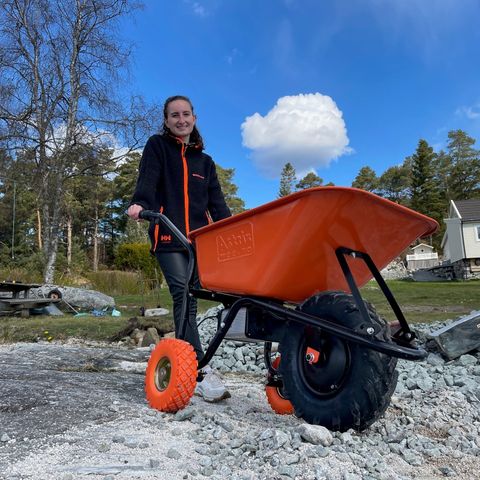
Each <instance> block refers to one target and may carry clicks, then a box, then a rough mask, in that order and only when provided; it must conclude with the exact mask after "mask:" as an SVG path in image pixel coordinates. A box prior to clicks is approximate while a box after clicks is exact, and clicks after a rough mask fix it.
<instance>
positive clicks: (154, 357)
mask: <svg viewBox="0 0 480 480" xmlns="http://www.w3.org/2000/svg"><path fill="white" fill-rule="evenodd" d="M196 384H197V356H196V354H195V351H194V350H193V347H192V346H191V345H190V344H189V343H188V342H185V341H184V340H179V339H176V338H166V339H164V340H161V341H160V342H159V343H158V345H157V346H156V347H155V350H153V352H152V354H151V356H150V359H149V360H148V365H147V370H146V373H145V392H146V394H147V400H148V403H149V404H150V406H151V407H153V408H156V409H157V410H161V411H162V412H176V411H178V410H181V409H182V408H185V407H186V406H187V405H188V403H189V402H190V399H191V398H192V396H193V393H194V391H195V386H196Z"/></svg>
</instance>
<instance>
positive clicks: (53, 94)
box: [0, 0, 159, 283]
mask: <svg viewBox="0 0 480 480" xmlns="http://www.w3.org/2000/svg"><path fill="white" fill-rule="evenodd" d="M136 8H138V5H137V4H135V3H133V1H130V0H3V1H2V3H1V4H0V142H2V146H5V147H6V148H7V149H8V151H9V152H10V153H11V154H12V156H13V158H15V156H16V154H18V152H19V151H22V150H26V149H28V150H30V151H33V152H34V164H35V174H34V176H33V178H32V186H33V187H34V188H35V190H36V192H37V198H38V205H39V208H40V212H41V223H42V248H43V253H44V258H45V269H44V281H45V282H47V283H51V282H52V281H53V277H54V272H55V261H56V256H57V249H58V238H59V233H60V229H61V226H62V215H63V211H62V208H63V205H64V203H65V202H64V201H63V198H64V195H65V182H66V180H67V179H68V178H70V177H72V176H76V175H83V174H86V173H88V172H89V170H90V169H91V168H93V166H94V165H93V164H92V165H89V164H88V163H85V162H84V159H81V153H80V152H81V150H82V149H83V148H85V146H89V148H101V149H104V148H108V147H110V148H114V147H115V146H116V145H117V144H118V143H120V144H121V145H126V146H127V148H130V149H134V148H137V147H138V146H139V145H141V144H142V143H143V142H144V140H145V134H146V132H147V131H150V132H151V130H152V126H151V125H149V124H148V121H147V119H155V118H157V119H158V118H159V117H158V116H156V115H154V114H153V113H152V111H149V110H150V109H149V108H147V107H146V106H145V105H144V104H143V102H142V100H141V99H140V98H139V97H134V96H131V97H130V98H131V99H130V100H129V102H128V105H126V104H125V101H120V100H119V98H120V95H119V94H118V93H117V92H119V91H120V90H119V89H117V88H115V87H116V86H119V85H120V84H121V80H124V79H125V78H126V77H125V75H126V74H127V73H128V69H127V67H128V60H129V55H130V51H129V46H128V45H126V44H125V43H124V42H123V40H122V39H121V38H120V37H119V36H118V34H117V33H116V32H117V31H118V28H117V27H118V25H119V22H120V20H121V19H122V18H124V17H125V16H127V15H129V14H131V13H132V12H133V11H134V10H135V9H136ZM93 158H95V157H93ZM114 162H115V158H114V157H112V158H110V159H108V161H107V162H105V164H104V165H103V166H104V168H105V169H106V170H107V169H109V168H113V164H114ZM98 166H99V165H98V164H95V167H98Z"/></svg>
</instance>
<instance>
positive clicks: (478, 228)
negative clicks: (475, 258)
mask: <svg viewBox="0 0 480 480" xmlns="http://www.w3.org/2000/svg"><path fill="white" fill-rule="evenodd" d="M475 232H476V234H477V235H476V237H475V238H476V240H477V242H480V225H477V226H476V227H475Z"/></svg>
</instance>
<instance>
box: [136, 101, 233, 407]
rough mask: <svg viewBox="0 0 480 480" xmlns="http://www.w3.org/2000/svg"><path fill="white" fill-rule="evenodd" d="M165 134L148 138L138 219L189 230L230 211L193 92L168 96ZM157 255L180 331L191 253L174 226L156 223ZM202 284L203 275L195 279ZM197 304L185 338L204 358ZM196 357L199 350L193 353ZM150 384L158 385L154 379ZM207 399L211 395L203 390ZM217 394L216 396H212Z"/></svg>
mask: <svg viewBox="0 0 480 480" xmlns="http://www.w3.org/2000/svg"><path fill="white" fill-rule="evenodd" d="M163 116H164V118H163V128H162V134H161V135H153V136H152V137H150V139H149V140H148V142H147V144H146V145H145V149H144V151H143V155H142V160H141V162H140V171H139V176H138V181H137V186H136V189H135V193H134V194H133V198H132V202H131V205H130V207H129V208H128V215H129V216H130V217H131V218H132V219H134V220H137V221H138V220H139V214H140V213H141V212H142V210H153V211H155V212H160V213H163V214H164V215H165V216H166V217H168V219H169V220H171V221H172V222H173V224H174V225H175V226H176V227H177V228H178V229H179V230H180V231H181V232H182V233H183V234H184V235H185V236H188V234H189V233H190V231H192V230H195V229H197V228H200V227H203V226H205V225H207V224H209V223H211V222H212V221H217V220H221V219H223V218H226V217H229V216H230V210H229V208H228V207H227V204H226V203H225V198H224V196H223V192H222V189H221V187H220V183H219V181H218V177H217V172H216V166H215V163H214V162H213V160H212V158H211V157H210V156H209V155H207V154H205V153H204V152H203V139H202V137H201V135H200V132H199V131H198V129H197V127H196V120H197V117H196V115H195V114H194V110H193V105H192V102H191V101H190V99H189V98H188V97H185V96H182V95H176V96H173V97H170V98H168V99H167V100H166V101H165V104H164V107H163ZM149 235H150V240H151V243H152V248H151V251H152V253H154V254H155V256H156V258H157V260H158V263H159V264H160V267H161V269H162V272H163V274H164V277H165V280H166V282H167V284H168V288H169V290H170V294H171V296H172V298H173V315H174V320H175V334H176V336H177V337H179V336H180V333H181V332H180V331H179V329H180V325H181V324H182V323H183V318H182V303H183V297H184V292H185V284H186V280H187V267H188V255H187V252H186V251H185V249H184V247H183V245H182V244H181V243H180V242H179V241H178V240H176V238H175V236H174V235H173V233H172V231H171V230H170V229H168V228H166V227H164V226H163V225H162V226H160V225H158V224H156V225H155V224H153V223H152V224H151V225H150V229H149ZM195 281H196V282H197V283H198V280H195ZM196 313H197V303H196V300H195V299H192V300H191V301H190V302H189V311H188V313H187V315H188V322H186V330H185V332H184V335H183V336H182V340H186V341H187V342H188V343H190V344H191V345H192V346H193V348H194V350H195V354H196V359H197V360H198V361H200V360H201V359H202V358H203V356H204V352H203V349H202V345H201V342H200V337H199V334H198V328H197V323H196ZM193 356H194V357H195V355H193ZM213 375H214V374H212V373H208V374H206V375H205V378H204V380H203V381H202V382H200V383H199V385H202V388H201V389H200V390H202V391H204V390H208V388H207V385H209V382H210V380H209V378H212V379H213V380H214V382H213V383H212V385H213V384H215V385H217V386H218V382H217V381H216V380H217V379H216V377H215V378H214V376H213ZM150 385H153V384H152V383H150ZM227 394H228V392H227V391H226V390H225V388H224V387H223V386H221V388H215V395H213V396H214V398H215V399H216V400H219V399H222V398H226V395H227ZM203 396H204V398H206V397H207V395H203ZM208 397H209V398H212V395H210V394H209V395H208Z"/></svg>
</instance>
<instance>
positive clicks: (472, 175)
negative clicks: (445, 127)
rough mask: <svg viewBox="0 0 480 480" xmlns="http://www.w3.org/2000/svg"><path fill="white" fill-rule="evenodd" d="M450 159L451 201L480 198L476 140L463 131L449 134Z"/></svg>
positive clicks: (479, 159)
mask: <svg viewBox="0 0 480 480" xmlns="http://www.w3.org/2000/svg"><path fill="white" fill-rule="evenodd" d="M448 139H449V143H448V145H447V151H448V156H449V158H450V162H451V166H450V172H449V173H450V175H449V184H450V185H449V187H450V188H449V189H450V195H451V198H449V200H450V199H454V200H464V199H468V198H477V197H479V196H480V154H479V151H478V150H476V149H475V148H473V145H474V144H475V139H473V138H472V137H470V136H469V135H467V133H466V132H464V131H463V130H453V131H451V132H448Z"/></svg>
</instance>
